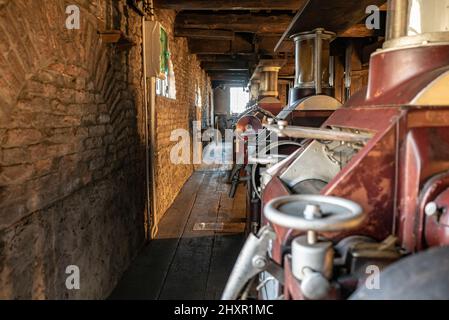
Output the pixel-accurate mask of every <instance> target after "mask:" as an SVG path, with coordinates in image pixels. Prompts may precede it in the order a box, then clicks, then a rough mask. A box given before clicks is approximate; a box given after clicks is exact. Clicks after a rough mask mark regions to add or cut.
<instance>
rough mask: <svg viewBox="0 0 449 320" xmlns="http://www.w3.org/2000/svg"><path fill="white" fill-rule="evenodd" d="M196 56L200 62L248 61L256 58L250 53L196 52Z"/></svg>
mask: <svg viewBox="0 0 449 320" xmlns="http://www.w3.org/2000/svg"><path fill="white" fill-rule="evenodd" d="M197 58H198V59H199V60H201V61H202V62H236V61H246V62H248V61H255V60H256V56H255V55H250V54H198V55H197Z"/></svg>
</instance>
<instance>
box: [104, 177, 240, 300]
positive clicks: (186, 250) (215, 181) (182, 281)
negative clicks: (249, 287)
mask: <svg viewBox="0 0 449 320" xmlns="http://www.w3.org/2000/svg"><path fill="white" fill-rule="evenodd" d="M225 182H226V172H224V171H213V172H204V171H203V172H195V173H194V174H193V175H192V177H191V178H190V179H189V181H188V182H187V183H186V185H185V186H184V188H183V189H182V191H181V192H180V194H179V195H178V197H177V199H176V200H175V202H174V203H173V205H172V206H171V208H170V209H169V210H168V211H167V213H166V214H165V216H164V218H163V219H162V220H161V222H160V225H159V232H158V235H157V238H156V239H155V240H152V241H151V242H150V244H149V245H148V246H147V247H145V248H144V250H142V252H141V254H140V255H139V256H138V257H137V259H136V260H135V261H134V263H133V264H132V266H131V267H130V268H129V270H128V271H127V272H126V273H125V275H124V277H123V279H122V281H121V282H120V283H119V285H118V286H117V288H116V290H114V293H113V294H112V295H111V299H188V300H191V299H199V300H201V299H219V298H220V296H221V293H222V291H223V289H224V286H225V283H226V280H227V278H228V276H229V273H230V271H231V269H232V266H233V264H234V262H235V259H236V258H237V255H238V253H239V251H240V248H241V246H242V244H243V241H244V237H243V234H241V233H234V234H222V233H219V232H216V231H211V230H209V231H206V230H204V231H195V230H193V227H194V225H195V223H198V222H217V221H222V222H241V221H244V220H245V216H244V215H245V210H244V209H245V188H244V186H243V185H241V186H239V188H238V190H237V193H236V197H235V198H234V199H230V198H229V197H228V192H229V185H227V184H225ZM242 195H243V197H242ZM237 202H238V203H237Z"/></svg>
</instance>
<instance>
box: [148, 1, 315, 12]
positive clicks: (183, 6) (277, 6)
mask: <svg viewBox="0 0 449 320" xmlns="http://www.w3.org/2000/svg"><path fill="white" fill-rule="evenodd" d="M305 1H306V0H283V1H279V0H189V1H186V0H154V6H155V8H160V9H172V10H298V9H299V8H300V6H301V2H305Z"/></svg>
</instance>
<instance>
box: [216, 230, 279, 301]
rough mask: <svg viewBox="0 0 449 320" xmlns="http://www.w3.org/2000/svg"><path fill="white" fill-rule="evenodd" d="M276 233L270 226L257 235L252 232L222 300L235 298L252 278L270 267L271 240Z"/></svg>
mask: <svg viewBox="0 0 449 320" xmlns="http://www.w3.org/2000/svg"><path fill="white" fill-rule="evenodd" d="M275 237H276V234H275V232H274V231H273V229H272V228H271V227H270V226H265V227H263V228H261V229H260V231H259V233H258V234H257V236H256V235H254V234H252V233H251V234H250V235H249V236H248V239H247V240H246V242H245V245H244V246H243V249H242V251H241V252H240V254H239V256H238V258H237V261H236V263H235V265H234V268H233V269H232V272H231V275H230V277H229V279H228V282H227V283H226V287H225V290H224V292H223V295H222V297H221V300H235V299H237V298H238V296H239V293H240V292H241V291H242V289H243V288H244V287H245V285H246V284H247V283H248V281H249V280H250V279H252V278H253V277H255V276H256V275H257V274H259V273H260V272H262V271H265V270H267V268H269V258H268V257H267V252H268V248H269V243H270V240H273V239H275Z"/></svg>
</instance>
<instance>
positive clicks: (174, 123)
mask: <svg viewBox="0 0 449 320" xmlns="http://www.w3.org/2000/svg"><path fill="white" fill-rule="evenodd" d="M175 15H176V13H175V11H172V10H155V19H156V20H157V21H159V22H160V23H161V24H162V26H163V27H164V29H165V30H166V32H167V34H168V36H169V50H170V55H171V59H172V62H173V67H174V73H175V79H176V99H170V98H166V97H161V96H157V97H156V114H157V118H156V128H157V132H156V193H157V197H156V199H157V201H156V206H157V210H156V215H155V223H156V224H157V223H158V221H159V220H160V218H162V216H163V214H164V212H165V211H166V210H167V209H168V208H169V207H170V205H171V204H172V203H173V201H174V199H175V198H176V196H177V194H178V193H179V191H180V190H181V188H182V186H183V185H184V183H185V181H186V180H187V179H188V178H189V177H190V175H191V174H192V172H193V170H194V166H193V165H192V164H173V163H171V161H170V151H171V150H172V147H173V146H174V145H175V144H176V143H177V141H170V136H171V133H172V132H173V130H176V129H185V130H188V131H190V132H191V130H192V121H202V119H203V118H206V117H207V114H210V107H211V106H210V105H211V99H210V98H209V97H210V95H211V94H212V89H211V86H210V80H209V78H208V77H207V75H206V73H205V72H204V71H203V70H202V69H201V67H200V63H199V60H198V59H197V58H196V56H195V55H193V54H189V51H188V45H187V39H186V38H178V37H174V33H173V26H174V19H175ZM198 87H199V88H200V91H201V99H200V100H201V106H198V105H197V103H196V94H197V88H198ZM203 122H205V121H204V119H203ZM203 127H204V126H203Z"/></svg>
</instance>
